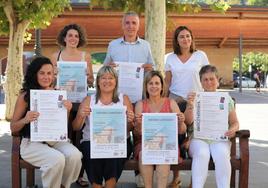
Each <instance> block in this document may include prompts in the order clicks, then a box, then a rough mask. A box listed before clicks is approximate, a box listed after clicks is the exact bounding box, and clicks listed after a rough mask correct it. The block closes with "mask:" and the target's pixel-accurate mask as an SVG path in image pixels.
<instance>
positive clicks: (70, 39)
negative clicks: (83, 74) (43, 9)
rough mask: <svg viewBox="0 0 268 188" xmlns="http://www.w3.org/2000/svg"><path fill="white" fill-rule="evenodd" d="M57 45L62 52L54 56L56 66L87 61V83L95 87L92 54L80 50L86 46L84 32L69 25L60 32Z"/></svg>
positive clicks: (73, 25) (77, 27)
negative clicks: (59, 62) (67, 62)
mask: <svg viewBox="0 0 268 188" xmlns="http://www.w3.org/2000/svg"><path fill="white" fill-rule="evenodd" d="M57 43H58V45H59V46H60V47H61V50H60V51H58V52H56V53H54V54H53V56H52V63H53V64H54V66H56V65H57V61H86V62H87V82H88V85H89V86H93V82H94V77H93V70H92V64H91V57H90V54H89V53H86V52H84V51H80V50H79V49H78V48H79V47H83V46H85V45H86V35H85V32H84V30H83V29H82V28H81V27H80V26H79V25H77V24H70V25H67V26H65V27H64V28H63V29H62V30H61V31H60V33H59V35H58V37H57Z"/></svg>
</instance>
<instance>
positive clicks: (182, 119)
mask: <svg viewBox="0 0 268 188" xmlns="http://www.w3.org/2000/svg"><path fill="white" fill-rule="evenodd" d="M177 117H178V122H179V123H183V122H184V121H185V116H184V114H183V113H182V112H179V113H177Z"/></svg>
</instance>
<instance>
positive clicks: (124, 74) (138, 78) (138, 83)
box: [115, 62, 144, 103]
mask: <svg viewBox="0 0 268 188" xmlns="http://www.w3.org/2000/svg"><path fill="white" fill-rule="evenodd" d="M115 63H116V64H117V65H119V73H118V90H119V92H120V93H123V94H126V95H127V96H128V97H129V99H130V101H131V103H135V102H137V101H139V100H141V99H142V89H143V79H144V69H143V68H142V67H141V65H142V64H141V63H133V62H131V63H127V62H115Z"/></svg>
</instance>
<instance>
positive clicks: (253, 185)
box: [0, 89, 268, 188]
mask: <svg viewBox="0 0 268 188" xmlns="http://www.w3.org/2000/svg"><path fill="white" fill-rule="evenodd" d="M229 92H230V94H231V95H232V96H233V97H235V98H236V101H237V114H238V118H239V121H240V128H241V129H249V130H250V132H251V138H250V175H249V187H250V188H267V187H268V178H267V173H268V157H267V156H268V126H267V125H268V117H267V116H268V113H267V112H268V90H266V91H263V93H262V94H256V93H255V91H254V90H253V89H251V90H250V89H246V90H244V91H243V92H242V93H239V92H238V91H237V90H230V91H229ZM3 114H4V105H0V188H9V187H11V171H10V168H11V165H10V150H11V136H10V130H9V123H8V122H6V121H3V117H4V116H3ZM1 119H2V120H1ZM181 175H182V179H183V186H182V188H186V187H187V185H188V184H189V179H190V172H187V171H182V172H181ZM170 178H171V177H170ZM23 182H24V183H25V179H24V176H23ZM119 182H120V183H119V185H118V187H125V188H132V187H133V188H134V187H136V186H135V184H134V173H133V172H131V171H124V172H123V175H122V176H121V178H120V180H119ZM36 183H37V184H38V185H39V187H42V186H41V179H40V172H39V171H38V172H37V174H36ZM77 187H78V186H77V185H75V184H73V185H72V188H77ZM205 187H206V188H214V187H216V185H215V180H214V172H210V173H209V177H208V180H207V183H206V186H205Z"/></svg>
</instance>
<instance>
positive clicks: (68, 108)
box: [62, 100, 73, 112]
mask: <svg viewBox="0 0 268 188" xmlns="http://www.w3.org/2000/svg"><path fill="white" fill-rule="evenodd" d="M62 104H63V106H64V107H65V108H66V110H67V111H68V112H70V111H71V109H72V107H73V104H72V102H71V101H68V100H62Z"/></svg>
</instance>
